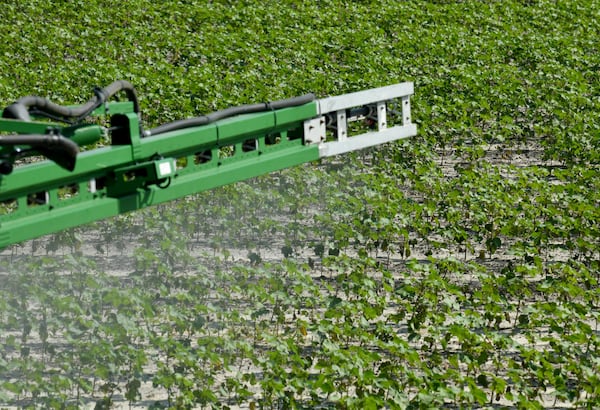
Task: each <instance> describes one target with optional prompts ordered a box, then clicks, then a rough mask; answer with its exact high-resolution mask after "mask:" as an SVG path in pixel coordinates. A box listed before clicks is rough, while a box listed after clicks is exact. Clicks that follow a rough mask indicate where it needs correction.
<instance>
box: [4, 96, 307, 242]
mask: <svg viewBox="0 0 600 410" xmlns="http://www.w3.org/2000/svg"><path fill="white" fill-rule="evenodd" d="M108 110H109V113H110V115H112V118H113V119H114V118H118V119H119V122H120V125H121V126H123V125H125V126H126V128H127V135H128V137H129V138H128V139H129V140H128V141H126V143H125V144H124V145H114V142H113V145H110V146H105V147H101V148H96V149H92V150H90V151H85V152H82V153H80V154H79V156H78V158H77V165H76V167H75V170H74V171H73V172H69V171H67V170H65V169H63V168H60V167H59V166H58V165H56V164H55V163H53V162H51V161H48V160H45V161H42V162H36V163H32V164H28V165H22V166H19V167H16V168H15V170H14V171H13V173H12V174H10V175H7V176H2V177H0V212H1V213H3V214H2V215H0V248H1V247H5V246H7V245H10V244H13V243H18V242H21V241H25V240H28V239H32V238H35V237H38V236H41V235H45V234H48V233H52V232H57V231H60V230H63V229H66V228H70V227H73V226H78V225H82V224H86V223H89V222H93V221H97V220H100V219H104V218H107V217H111V216H115V215H118V214H121V213H124V212H128V211H133V210H136V209H141V208H144V207H147V206H151V205H154V204H158V203H162V202H167V201H171V200H173V199H176V198H180V197H183V196H185V195H189V194H191V193H195V192H201V191H205V190H209V189H213V188H215V187H218V186H221V185H226V184H230V183H233V182H237V181H241V180H245V179H248V178H252V177H255V176H258V175H261V174H265V173H269V172H272V171H275V170H279V169H283V168H287V167H292V166H295V165H298V164H301V163H304V162H309V161H313V160H316V159H318V158H319V149H318V146H316V145H312V146H309V145H304V144H303V140H302V138H301V136H302V127H303V123H304V121H305V120H306V119H309V118H312V117H315V116H316V115H317V106H316V103H314V102H312V103H308V104H305V105H301V106H298V107H291V108H283V109H280V110H276V111H267V112H261V113H256V114H244V115H240V116H236V117H232V118H227V119H224V120H220V121H217V122H215V123H212V124H209V125H205V126H201V127H195V128H189V129H182V130H178V131H172V132H168V133H165V134H161V135H157V136H153V137H149V138H140V135H139V123H138V116H137V115H136V114H135V113H133V112H132V106H131V104H130V103H125V104H123V103H117V104H114V103H111V104H110V105H109V107H108ZM48 127H59V125H57V124H49V123H48V122H21V121H16V120H6V119H3V120H0V129H1V130H5V131H10V132H18V133H35V132H39V133H43V132H45V131H46V129H47V128H48ZM87 128H88V129H87V130H86V132H87V133H94V130H96V129H99V127H98V126H94V125H92V126H88V127H87ZM113 138H114V137H113ZM161 164H162V165H161ZM165 164H167V165H168V166H165ZM161 166H162V169H163V170H167V171H168V172H166V173H163V174H161V173H160V170H161ZM167 168H168V169H167ZM39 202H41V204H40V203H39Z"/></svg>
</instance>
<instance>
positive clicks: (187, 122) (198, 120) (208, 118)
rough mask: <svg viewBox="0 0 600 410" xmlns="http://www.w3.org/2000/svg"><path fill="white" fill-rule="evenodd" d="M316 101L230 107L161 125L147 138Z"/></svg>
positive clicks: (299, 99)
mask: <svg viewBox="0 0 600 410" xmlns="http://www.w3.org/2000/svg"><path fill="white" fill-rule="evenodd" d="M314 100H315V95H314V94H305V95H301V96H299V97H293V98H286V99H284V100H278V101H272V102H267V103H259V104H246V105H240V106H238V107H230V108H226V109H224V110H220V111H215V112H213V113H210V114H207V115H201V116H199V117H194V118H187V119H184V120H177V121H173V122H170V123H168V124H163V125H159V126H158V127H156V128H153V129H151V130H148V131H146V132H145V136H152V135H158V134H164V133H165V132H170V131H176V130H181V129H184V128H190V127H198V126H201V125H206V124H210V123H212V122H215V121H218V120H222V119H224V118H229V117H233V116H236V115H240V114H251V113H257V112H265V111H273V110H278V109H281V108H288V107H296V106H299V105H303V104H306V103H309V102H312V101H314Z"/></svg>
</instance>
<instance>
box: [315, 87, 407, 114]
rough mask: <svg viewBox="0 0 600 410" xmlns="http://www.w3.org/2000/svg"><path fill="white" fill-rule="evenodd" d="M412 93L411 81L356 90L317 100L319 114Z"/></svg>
mask: <svg viewBox="0 0 600 410" xmlns="http://www.w3.org/2000/svg"><path fill="white" fill-rule="evenodd" d="M413 93H414V85H413V83H411V82H406V83H400V84H394V85H388V86H386V87H380V88H374V89H372V90H364V91H358V92H355V93H350V94H344V95H338V96H335V97H328V98H324V99H322V100H318V101H317V102H318V106H319V114H321V115H323V114H326V113H330V112H335V111H339V110H343V109H346V108H352V107H358V106H362V105H366V104H372V103H376V102H379V101H386V100H391V99H393V98H400V97H403V96H407V95H412V94H413Z"/></svg>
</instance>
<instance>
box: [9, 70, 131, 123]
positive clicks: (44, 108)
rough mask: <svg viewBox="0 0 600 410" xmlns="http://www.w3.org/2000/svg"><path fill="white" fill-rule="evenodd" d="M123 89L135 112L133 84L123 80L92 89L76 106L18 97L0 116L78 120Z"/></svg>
mask: <svg viewBox="0 0 600 410" xmlns="http://www.w3.org/2000/svg"><path fill="white" fill-rule="evenodd" d="M121 91H125V93H126V94H127V98H128V99H129V101H131V102H133V109H134V111H135V112H136V113H139V112H140V105H139V102H138V99H137V95H136V93H135V88H133V85H131V83H129V82H128V81H125V80H119V81H115V82H113V83H112V84H110V85H108V86H107V87H104V88H97V89H95V90H94V92H95V95H94V96H93V97H92V98H90V100H89V101H88V102H86V103H85V104H82V105H78V106H76V107H65V106H62V105H58V104H55V103H53V102H52V101H50V100H48V99H46V98H43V97H37V96H27V97H23V98H20V99H18V100H17V101H16V102H14V103H13V104H11V105H9V106H8V107H6V108H5V109H4V112H3V114H2V116H3V117H4V118H14V119H18V120H22V121H30V120H31V117H30V113H32V112H33V113H36V114H39V115H45V116H48V117H50V118H54V119H62V120H65V121H66V122H73V121H69V120H75V121H74V122H77V121H78V120H80V119H82V118H85V117H87V116H88V115H89V114H90V113H91V112H92V111H94V110H95V109H96V108H98V107H99V106H101V105H102V104H104V103H105V102H106V101H107V100H108V99H109V98H111V97H113V96H114V95H115V94H117V93H119V92H121Z"/></svg>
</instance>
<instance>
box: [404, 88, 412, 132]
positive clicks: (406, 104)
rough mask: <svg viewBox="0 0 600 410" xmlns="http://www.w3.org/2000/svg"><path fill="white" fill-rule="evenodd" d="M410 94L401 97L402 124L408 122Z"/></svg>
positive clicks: (409, 120) (409, 119)
mask: <svg viewBox="0 0 600 410" xmlns="http://www.w3.org/2000/svg"><path fill="white" fill-rule="evenodd" d="M410 122H411V118H410V96H408V95H406V96H404V97H402V124H404V125H407V124H410Z"/></svg>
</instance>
